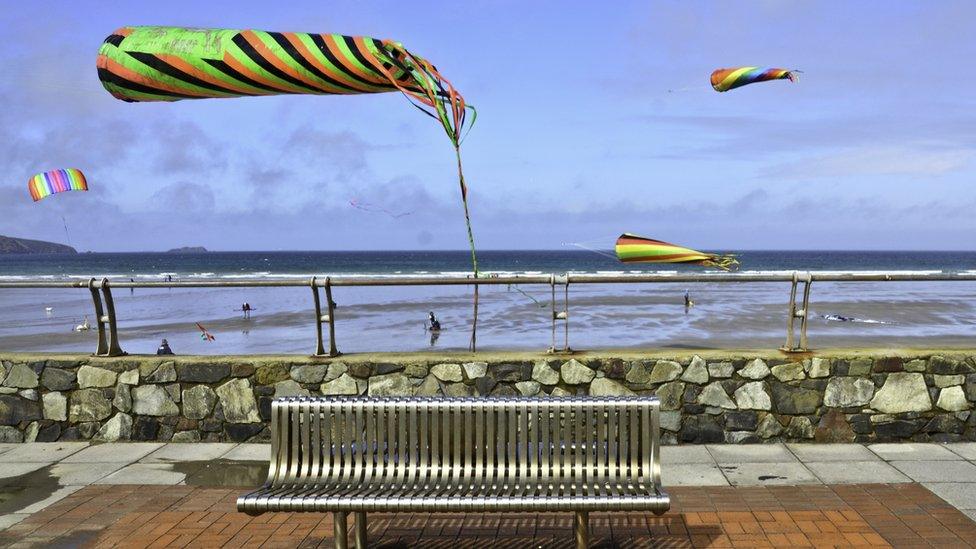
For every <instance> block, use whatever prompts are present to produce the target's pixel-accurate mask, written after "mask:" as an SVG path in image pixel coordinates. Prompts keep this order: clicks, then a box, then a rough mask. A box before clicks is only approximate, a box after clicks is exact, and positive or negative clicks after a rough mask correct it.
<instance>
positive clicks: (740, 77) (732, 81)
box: [711, 67, 797, 92]
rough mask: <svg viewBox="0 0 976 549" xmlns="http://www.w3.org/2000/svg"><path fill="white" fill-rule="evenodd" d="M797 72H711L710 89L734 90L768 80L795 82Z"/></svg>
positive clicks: (736, 69)
mask: <svg viewBox="0 0 976 549" xmlns="http://www.w3.org/2000/svg"><path fill="white" fill-rule="evenodd" d="M796 72H797V71H791V70H787V69H764V68H759V67H734V68H730V69H718V70H716V71H714V72H712V78H711V81H712V88H714V89H715V91H717V92H726V91H729V90H734V89H736V88H740V87H742V86H746V85H749V84H755V83H756V82H767V81H769V80H789V81H790V82H796V79H797V76H796Z"/></svg>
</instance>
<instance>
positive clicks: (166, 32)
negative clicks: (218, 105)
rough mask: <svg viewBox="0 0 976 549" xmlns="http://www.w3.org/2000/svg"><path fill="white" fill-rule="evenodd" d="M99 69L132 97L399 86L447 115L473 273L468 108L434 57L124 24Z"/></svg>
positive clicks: (382, 47)
mask: <svg viewBox="0 0 976 549" xmlns="http://www.w3.org/2000/svg"><path fill="white" fill-rule="evenodd" d="M98 77H99V79H100V80H101V81H102V85H103V86H104V87H105V89H106V90H108V91H109V92H110V93H111V94H112V95H114V96H115V97H116V98H118V99H121V100H123V101H131V102H140V101H178V100H181V99H205V98H221V97H247V96H257V95H280V94H337V95H346V94H359V93H383V92H394V91H400V92H402V93H403V94H404V95H406V97H407V98H408V99H409V100H410V101H411V102H412V103H413V104H414V105H415V106H417V107H418V108H420V109H421V110H422V111H423V112H425V113H426V114H427V115H429V116H431V117H433V118H435V119H437V120H438V121H439V122H440V123H441V125H442V126H443V127H444V131H445V132H446V133H447V136H448V138H449V139H450V140H451V143H452V144H453V145H454V149H455V153H456V156H457V166H458V178H459V184H460V187H461V200H462V203H463V205H464V217H465V222H466V224H467V229H468V240H469V242H470V244H471V261H472V265H473V267H474V272H475V274H476V275H477V272H478V261H477V256H476V254H475V248H474V236H473V233H472V231H471V218H470V216H469V214H468V202H467V193H468V191H467V186H466V185H465V182H464V174H463V172H462V170H461V153H460V144H461V139H462V137H463V130H464V126H465V121H466V116H465V115H466V112H467V109H468V108H471V107H470V106H469V105H467V104H466V103H465V101H464V98H463V97H461V94H459V93H458V92H457V90H456V89H455V88H454V86H452V85H451V83H450V82H449V81H448V80H447V79H446V78H444V77H443V76H441V74H440V73H439V72H438V71H437V68H436V67H434V65H432V64H431V63H430V62H428V61H427V60H426V59H424V58H422V57H420V56H418V55H414V54H413V53H411V52H410V51H408V50H407V49H406V48H404V47H403V45H402V44H400V43H399V42H394V41H392V40H377V39H375V38H370V37H367V36H344V35H340V34H309V33H296V32H266V31H260V30H227V29H187V28H179V27H123V28H120V29H118V30H116V31H115V32H113V33H112V34H111V35H110V36H109V37H108V38H106V39H105V42H104V43H103V44H102V47H101V48H100V49H99V51H98ZM472 112H474V110H473V109H472ZM473 120H474V118H473V117H472V122H473Z"/></svg>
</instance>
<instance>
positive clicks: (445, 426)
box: [268, 397, 661, 488]
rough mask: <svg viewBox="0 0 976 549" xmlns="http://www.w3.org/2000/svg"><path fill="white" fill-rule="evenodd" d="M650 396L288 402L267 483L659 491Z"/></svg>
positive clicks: (277, 419)
mask: <svg viewBox="0 0 976 549" xmlns="http://www.w3.org/2000/svg"><path fill="white" fill-rule="evenodd" d="M658 410H659V401H658V399H657V398H654V397H561V398H554V397H546V398H425V397H388V398H375V397H370V398H353V397H285V398H279V399H276V400H275V401H274V402H273V404H272V409H271V431H272V459H271V467H270V472H269V475H268V484H273V485H281V484H332V483H335V484H347V485H348V484H355V485H359V484H364V483H365V484H372V483H376V484H383V483H386V484H391V483H410V484H414V485H429V486H442V485H464V484H466V483H471V484H475V483H486V482H490V483H493V484H497V483H499V482H502V483H507V484H512V483H517V484H522V483H532V482H534V481H539V482H542V481H545V482H546V483H553V484H556V485H558V484H560V483H566V484H567V485H569V484H576V485H578V484H582V483H586V484H588V485H600V484H601V483H603V482H604V481H606V482H607V483H611V480H610V479H613V480H612V483H613V484H616V483H617V482H619V481H622V483H627V482H629V483H641V484H643V485H644V486H651V485H653V486H656V487H658V488H660V485H661V480H660V479H661V470H660V454H659V453H660V448H659V411H658Z"/></svg>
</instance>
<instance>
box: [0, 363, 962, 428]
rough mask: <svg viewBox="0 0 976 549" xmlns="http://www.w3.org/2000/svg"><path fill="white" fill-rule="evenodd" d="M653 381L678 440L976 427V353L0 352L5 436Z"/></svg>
mask: <svg viewBox="0 0 976 549" xmlns="http://www.w3.org/2000/svg"><path fill="white" fill-rule="evenodd" d="M323 394H324V395H376V396H378V395H431V396H434V395H450V396H478V395H505V396H517V395H526V396H529V395H539V394H548V395H553V396H558V395H569V394H591V395H631V394H644V395H648V394H653V395H657V396H658V397H659V398H660V399H661V409H662V415H661V426H662V435H663V439H664V440H665V442H666V443H670V444H674V443H704V442H730V443H748V442H765V441H810V440H815V441H819V442H850V441H856V442H870V441H894V440H915V441H956V440H976V415H971V413H970V411H971V409H972V408H973V406H974V404H976V351H974V352H966V353H960V352H953V353H946V352H940V353H937V354H936V353H898V354H895V353H891V352H874V353H864V352H861V353H856V354H846V355H845V354H844V353H841V352H838V353H819V354H811V355H806V356H805V357H802V358H801V357H789V356H788V355H783V354H780V353H761V352H760V353H720V352H701V353H698V354H693V353H688V354H672V355H667V354H662V353H643V354H641V353H631V354H626V353H617V354H615V355H606V356H604V355H590V354H585V355H578V356H574V357H573V358H568V357H562V358H560V357H554V356H547V355H532V354H527V353H522V354H514V353H512V354H494V355H487V354H486V355H476V356H474V357H473V356H472V355H466V356H460V357H449V356H436V355H396V356H389V355H385V356H371V355H361V356H352V357H340V358H337V359H332V360H318V359H310V358H301V357H171V358H162V357H155V356H153V357H120V358H93V357H80V356H79V357H73V356H57V357H55V358H48V357H42V356H39V355H3V354H0V442H19V441H34V440H36V441H54V440H79V439H92V440H102V441H110V440H158V441H180V442H191V441H199V440H203V441H227V440H230V441H245V440H251V441H261V440H267V439H268V437H269V431H268V426H267V424H266V422H267V420H268V417H269V415H270V410H271V400H272V399H273V398H274V397H278V396H289V395H323Z"/></svg>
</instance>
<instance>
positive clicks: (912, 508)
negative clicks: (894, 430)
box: [0, 483, 976, 549]
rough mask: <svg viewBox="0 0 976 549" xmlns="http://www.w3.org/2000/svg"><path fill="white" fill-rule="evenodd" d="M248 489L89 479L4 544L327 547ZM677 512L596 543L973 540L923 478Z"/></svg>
mask: <svg viewBox="0 0 976 549" xmlns="http://www.w3.org/2000/svg"><path fill="white" fill-rule="evenodd" d="M244 490H245V489H244V488H240V489H237V488H208V487H194V486H138V485H128V486H123V485H92V486H88V487H85V488H82V489H81V490H79V491H77V492H75V493H73V494H71V495H69V496H68V497H66V498H64V499H62V500H60V501H58V502H57V503H54V504H52V505H50V506H49V507H47V508H45V509H44V510H42V511H40V512H38V513H35V514H33V515H31V516H30V517H28V518H27V519H25V520H24V521H23V522H21V523H19V524H16V525H14V526H12V527H10V528H9V529H8V530H6V531H4V532H3V536H2V539H0V546H3V547H7V546H11V547H20V546H70V547H74V546H88V547H164V546H207V547H212V546H227V547H240V546H249V547H259V546H260V547H297V546H300V547H315V546H329V544H331V542H332V539H331V536H332V519H331V515H326V514H312V513H305V514H300V513H268V514H264V515H261V516H259V517H249V516H247V515H243V514H240V513H237V512H236V511H235V509H234V502H235V498H236V497H237V495H238V494H240V493H241V492H242V491H244ZM671 494H672V501H673V505H672V510H671V511H670V512H668V513H667V514H665V515H663V516H661V517H657V516H654V515H651V514H642V513H616V514H612V515H608V514H603V513H594V514H592V515H591V518H590V524H591V535H592V537H593V541H594V545H595V546H598V547H706V546H707V547H785V546H796V547H809V546H816V547H829V546H858V545H862V546H882V547H883V546H895V547H930V546H935V547H968V546H972V545H970V544H972V543H976V523H974V522H973V521H972V520H970V519H969V518H968V517H966V515H964V514H963V513H961V512H960V511H959V510H957V509H955V508H954V507H952V506H950V505H949V504H947V503H946V502H944V501H943V500H942V499H940V498H938V497H937V496H935V495H934V494H932V493H931V492H929V491H928V490H926V489H925V488H924V487H923V486H921V485H919V484H907V483H906V484H849V485H820V486H803V487H797V486H757V487H674V488H671ZM369 535H370V542H371V546H377V547H443V548H450V549H456V548H459V547H473V546H480V547H569V546H572V515H569V514H534V513H518V514H484V515H483V514H467V515H451V514H398V515H389V514H374V515H370V523H369Z"/></svg>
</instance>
